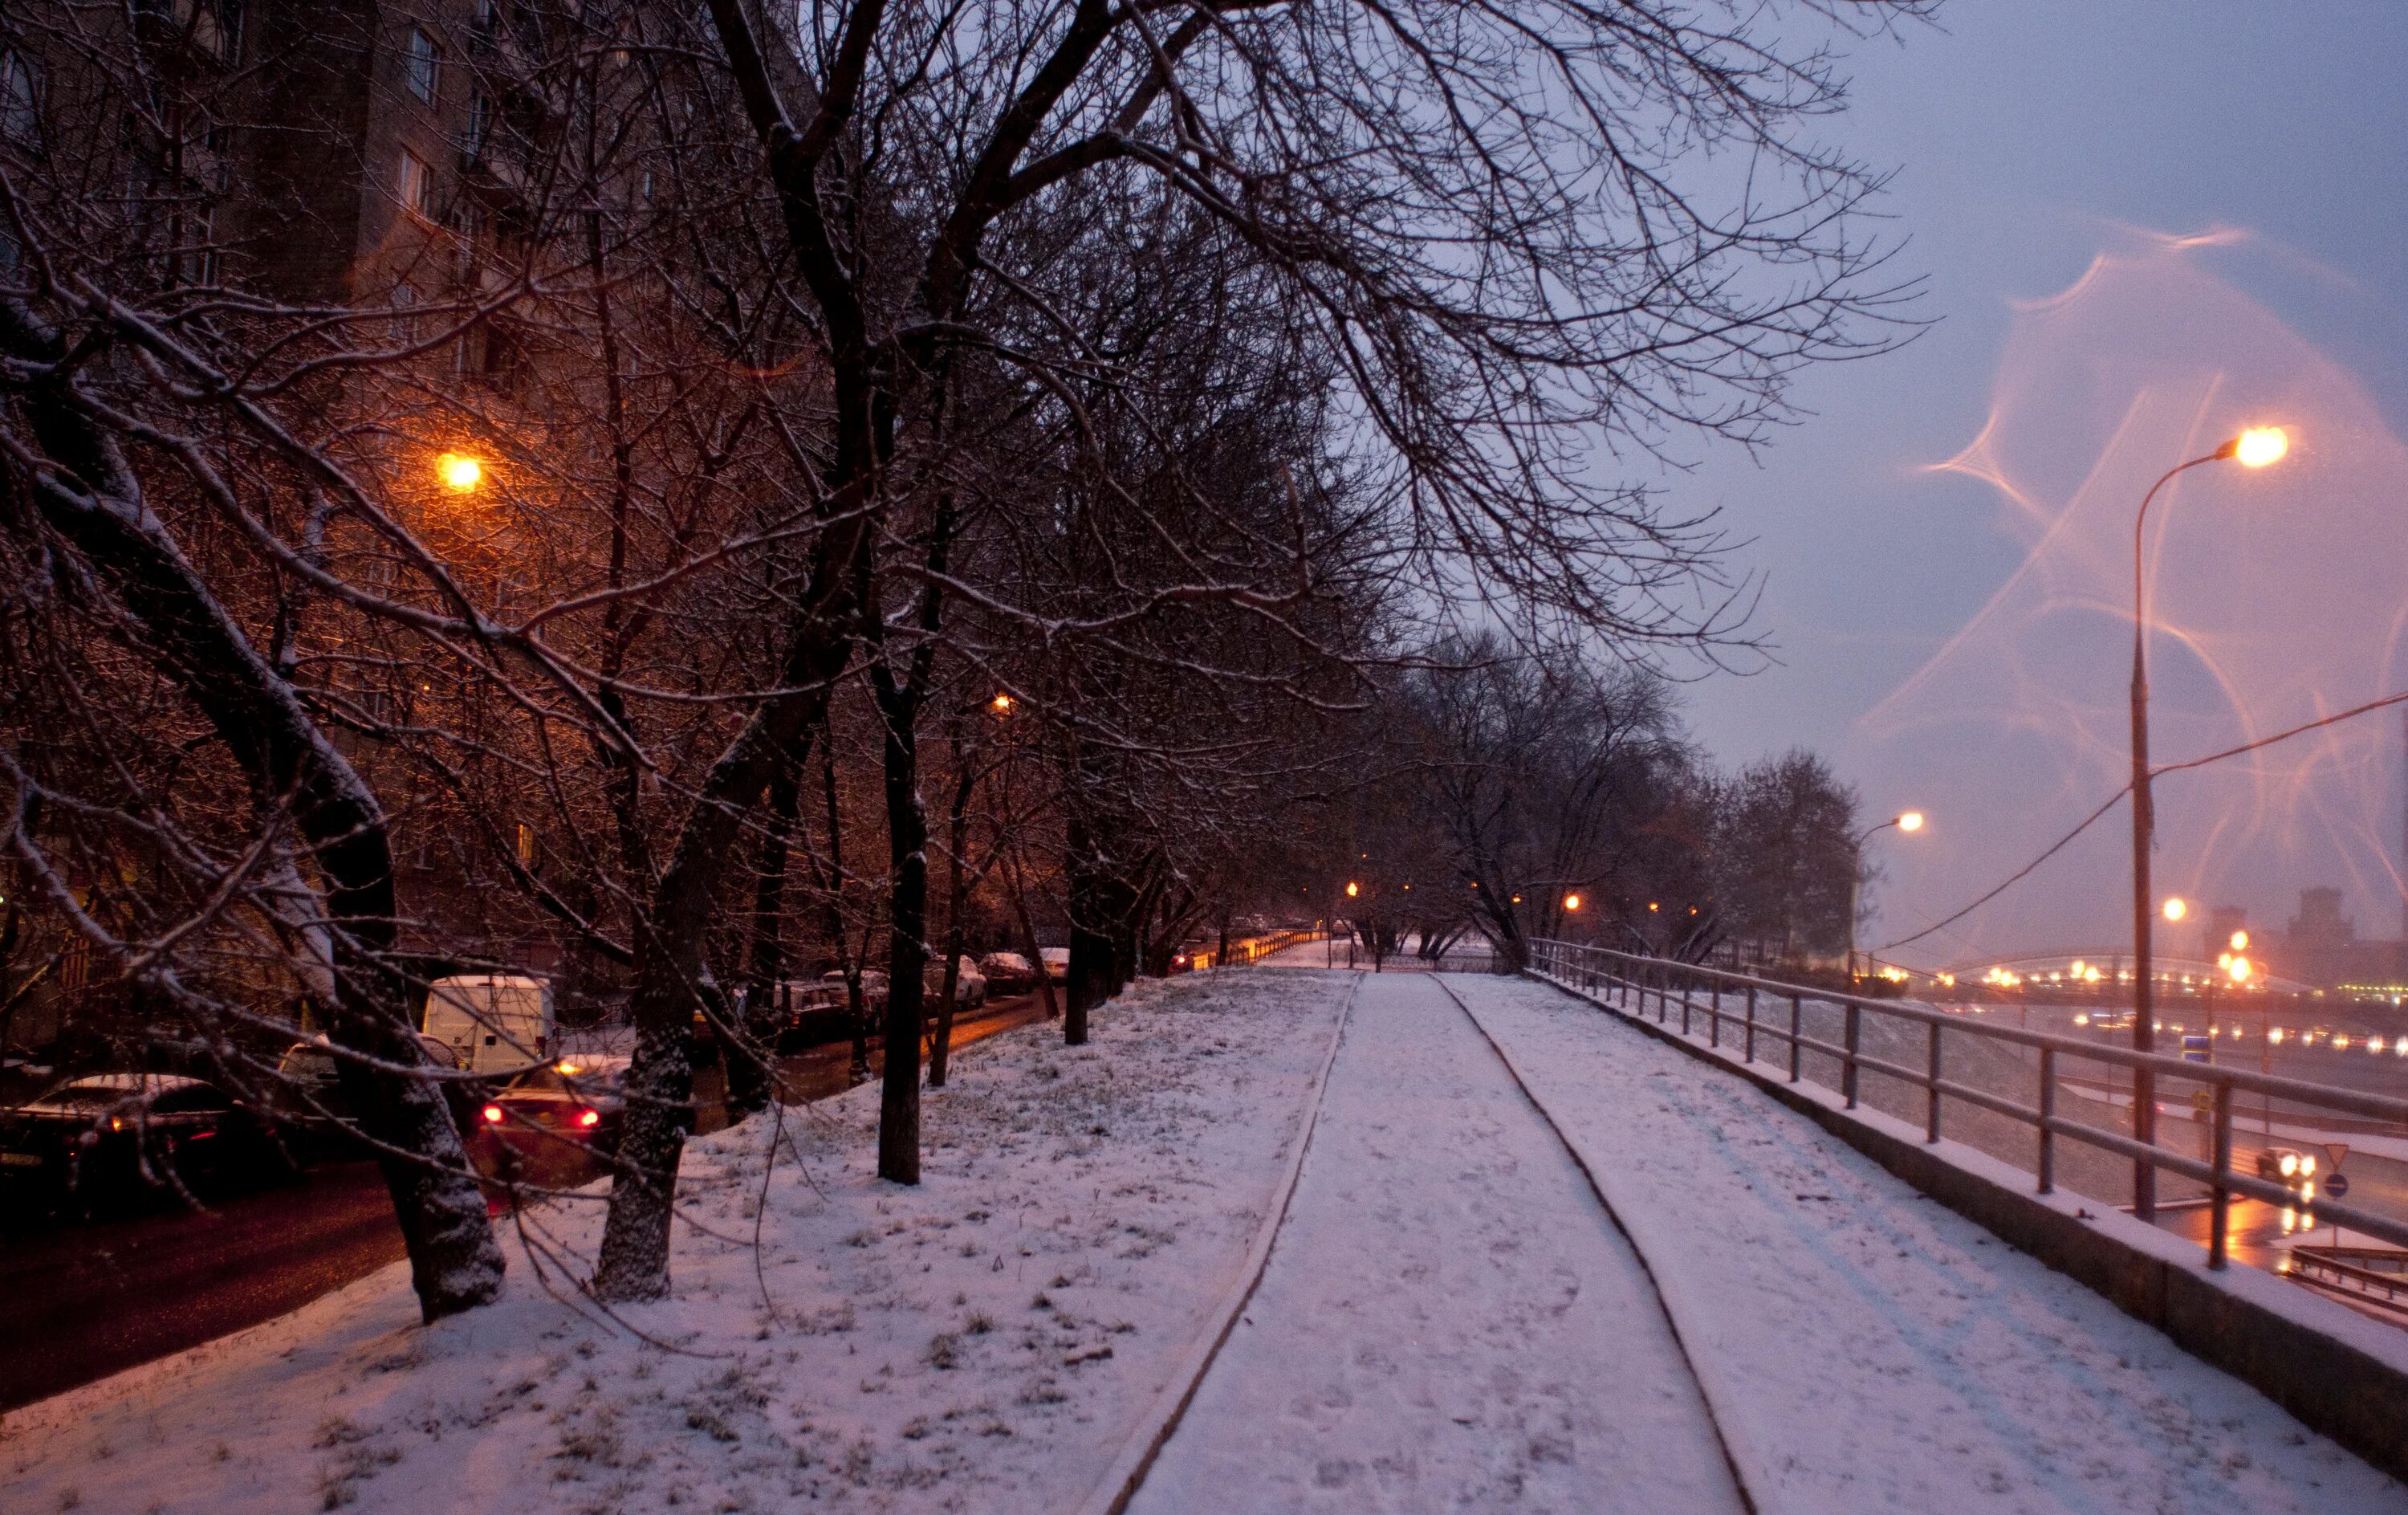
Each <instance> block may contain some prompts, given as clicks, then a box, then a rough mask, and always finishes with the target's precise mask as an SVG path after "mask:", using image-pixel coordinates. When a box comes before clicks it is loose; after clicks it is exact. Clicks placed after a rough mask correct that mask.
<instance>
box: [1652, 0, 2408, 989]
mask: <svg viewBox="0 0 2408 1515" xmlns="http://www.w3.org/2000/svg"><path fill="white" fill-rule="evenodd" d="M2403 65H2408V7H2403V6H2401V5H2398V4H2396V3H2372V0H2362V3H2347V4H2344V3H2332V4H2315V5H2294V6H2281V7H2268V6H2264V5H2243V4H2234V3H2222V0H2186V3H2184V4H2170V3H2168V4H2116V5H2101V4H2098V3H2096V0H2014V3H2013V4H1997V3H1993V4H1987V5H1962V6H1957V7H1950V8H1949V9H1948V10H1947V11H1946V13H1945V21H1944V25H1943V27H1939V28H1915V29H1913V30H1910V31H1909V32H1908V33H1907V35H1906V36H1904V37H1903V39H1902V42H1900V43H1899V44H1892V43H1890V42H1888V41H1882V42H1875V43H1870V44H1865V45H1862V46H1859V47H1857V48H1856V49H1855V50H1854V53H1853V56H1852V58H1851V72H1852V73H1853V76H1854V79H1855V85H1854V98H1853V104H1852V108H1851V110H1850V112H1849V114H1848V115H1847V116H1846V117H1845V118H1844V119H1842V121H1840V122H1838V123H1830V124H1828V126H1827V128H1826V130H1827V133H1828V139H1833V140H1837V141H1840V142H1842V143H1844V144H1846V145H1847V146H1849V147H1851V148H1852V149H1853V150H1855V151H1858V152H1860V153H1861V154H1863V155H1864V156H1866V157H1868V158H1870V159H1871V160H1874V161H1876V162H1880V163H1884V164H1887V165H1890V166H1894V167H1895V168H1896V169H1897V170H1898V176H1897V179H1896V181H1895V185H1894V188H1893V190H1892V192H1891V194H1890V195H1889V196H1888V197H1887V201H1886V208H1887V209H1888V210H1889V211H1890V212H1892V213H1893V214H1894V215H1895V217H1896V221H1895V223H1894V226H1893V230H1894V231H1895V232H1896V233H1897V234H1899V235H1901V236H1903V237H1905V238H1908V240H1907V244H1906V246H1905V248H1904V250H1903V251H1902V252H1901V253H1900V254H1899V270H1900V271H1901V272H1907V273H1913V274H1915V275H1919V276H1921V277H1923V278H1924V279H1925V280H1926V281H1927V285H1926V294H1925V296H1924V298H1923V300H1922V302H1921V312H1922V314H1924V315H1925V316H1926V317H1928V318H1930V319H1932V320H1933V322H1934V325H1932V326H1931V327H1930V328H1929V329H1928V330H1927V331H1926V332H1924V334H1923V335H1922V336H1921V337H1920V338H1919V339H1916V340H1915V341H1914V342H1913V343H1912V344H1910V345H1909V346H1908V347H1907V348H1906V350H1904V351H1903V352H1900V353H1894V354H1891V355H1889V356H1887V357H1885V358H1881V359H1877V360H1874V361H1871V362H1866V363H1859V364H1853V365H1844V366H1841V367H1837V368H1828V369H1825V370H1822V371H1818V372H1816V373H1814V374H1812V375H1810V376H1809V377H1808V378H1807V379H1806V380H1805V381H1804V382H1803V383H1802V384H1801V385H1800V386H1799V391H1798V397H1799V400H1800V401H1801V403H1802V404H1803V405H1804V406H1805V407H1806V408H1807V409H1808V410H1809V411H1812V412H1813V413H1812V414H1810V415H1808V416H1806V417H1805V418H1804V419H1803V422H1802V424H1801V425H1800V426H1798V427H1797V428H1795V429H1794V430H1793V431H1791V432H1789V433H1787V434H1785V436H1784V437H1782V438H1781V440H1779V442H1778V443H1777V445H1776V446H1774V447H1773V448H1772V449H1770V451H1768V452H1767V453H1765V454H1763V455H1762V456H1761V457H1760V458H1759V459H1757V460H1755V461H1750V460H1748V459H1746V458H1744V457H1741V456H1734V455H1727V454H1715V455H1712V456H1709V457H1708V458H1706V459H1705V460H1704V461H1703V463H1702V465H1701V466H1700V467H1699V469H1697V470H1696V471H1695V472H1693V473H1690V474H1687V475H1684V476H1681V477H1678V478H1676V479H1674V480H1673V481H1672V482H1671V483H1670V491H1671V494H1672V498H1675V499H1676V500H1679V501H1682V502H1684V503H1686V504H1691V505H1697V504H1709V503H1710V504H1713V505H1717V506H1719V507H1721V508H1722V509H1723V511H1724V512H1726V521H1727V525H1728V526H1729V527H1731V528H1732V529H1733V530H1734V532H1735V533H1737V534H1738V535H1741V536H1743V537H1748V538H1752V539H1754V541H1753V544H1752V545H1751V546H1749V547H1747V548H1746V549H1745V550H1744V552H1743V553H1742V555H1740V558H1739V564H1740V566H1742V567H1743V568H1745V569H1748V570H1754V571H1756V572H1758V573H1760V574H1762V575H1763V576H1764V579H1765V594H1764V598H1763V601H1762V606H1761V612H1760V615H1759V618H1758V623H1757V624H1758V626H1759V628H1761V630H1762V631H1763V632H1764V633H1765V634H1766V635H1767V636H1768V637H1769V638H1770V640H1771V641H1772V642H1774V643H1776V644H1777V656H1778V657H1779V659H1780V662H1779V666H1776V667H1772V668H1770V669H1768V670H1766V671H1762V672H1760V673H1758V674H1756V676H1754V677H1748V678H1714V679H1709V680H1707V681H1705V682H1704V683H1702V684H1700V685H1698V686H1697V687H1695V688H1694V689H1693V691H1692V700H1691V714H1692V718H1693V721H1694V724H1695V728H1696V729H1697V732H1698V735H1699V738H1700V739H1701V740H1702V741H1703V742H1704V743H1705V744H1706V745H1707V746H1708V747H1709V748H1710V749H1711V750H1713V752H1714V753H1715V754H1717V755H1718V756H1719V757H1722V758H1723V759H1724V760H1725V761H1733V762H1735V761H1740V760H1744V759H1747V758H1750V757H1756V756H1758V755H1760V754H1763V753H1765V752H1768V751H1773V750H1778V749H1781V748H1785V747H1787V746H1789V745H1792V744H1804V745H1808V746H1812V747H1814V748H1816V749H1818V750H1821V751H1823V752H1825V753H1827V754H1828V755H1829V756H1830V757H1832V758H1833V760H1834V762H1835V763H1836V765H1837V766H1838V767H1839V769H1840V770H1841V772H1842V775H1843V776H1844V777H1845V778H1847V779H1848V780H1850V781H1851V782H1854V783H1856V785H1857V786H1859V787H1860V789H1861V791H1862V794H1863V799H1864V804H1865V811H1866V815H1867V816H1868V818H1869V819H1870V818H1878V817H1879V816H1880V815H1885V814H1891V813H1895V812H1896V811H1897V810H1899V809H1901V808H1905V807H1909V806H1917V807H1921V808H1923V809H1925V810H1927V811H1928V812H1929V813H1930V815H1931V825H1930V828H1929V829H1928V830H1927V831H1926V832H1925V833H1924V834H1923V835H1922V836H1920V837H1917V838H1912V839H1909V838H1901V837H1899V836H1897V835H1895V833H1893V834H1891V835H1888V836H1885V837H1884V838H1882V839H1881V840H1880V841H1879V842H1878V843H1877V844H1876V845H1877V846H1878V847H1879V848H1880V852H1879V860H1880V862H1881V864H1882V866H1883V867H1884V869H1885V873H1886V874H1887V878H1886V880H1885V883H1884V884H1883V886H1882V887H1881V888H1880V890H1879V902H1880V906H1881V910H1882V918H1881V919H1880V920H1879V921H1877V922H1876V923H1875V924H1874V926H1873V927H1872V928H1871V931H1869V932H1868V933H1867V943H1868V945H1879V944H1882V943H1885V942H1888V941H1890V940H1892V939H1893V938H1896V937H1899V936H1902V935H1904V934H1906V933H1907V932H1909V931H1915V930H1917V929H1919V928H1921V927H1922V926H1924V925H1926V924H1928V923H1929V922H1930V921H1932V920H1934V919H1936V918H1938V917H1939V916H1943V915H1945V914H1947V913H1949V912H1950V911H1953V910H1955V909H1956V908H1957V906H1959V905H1961V904H1963V903H1965V902H1967V901H1969V900H1971V899H1972V898H1973V897H1975V896H1977V895H1979V894H1980V893H1982V892H1983V891H1984V890H1985V889H1987V888H1988V887H1990V886H1991V885H1993V884H1994V883H1996V882H1997V881H1999V880H2000V878H2003V877H2004V876H2005V875H2006V874H2008V873H2012V872H2014V870H2015V869H2016V868H2018V867H2021V866H2022V865H2023V864H2024V863H2025V862H2026V861H2028V859H2029V858H2031V857H2032V856H2033V855H2034V854H2035V853H2036V852H2038V851H2039V850H2040V849H2041V848H2042V847H2043V846H2045V845H2047V844H2049V843H2050V842H2051V841H2054V840H2055V839H2056V838H2057V836H2059V835H2060V834H2062V833H2063V832H2064V831H2065V830H2067V829H2068V828H2069V827H2071V825H2072V824H2073V823H2074V822H2075V821H2078V820H2079V819H2080V818H2081V817H2082V816H2083V815H2085V814H2087V813H2088V812H2089V811H2090V810H2091V809H2092V808H2093V807H2094V806H2096V805H2097V804H2098V803H2099V802H2100V801H2101V800H2103V799H2105V798H2106V797H2107V796H2108V795H2110V794H2112V793H2114V790H2115V789H2116V787H2117V786H2120V784H2121V783H2122V782H2123V774H2122V772H2121V770H2122V766H2123V764H2124V763H2125V761H2126V757H2125V752H2126V745H2125V744H2126V725H2125V721H2126V716H2125V705H2124V688H2125V679H2126V676H2127V671H2128V656H2129V645H2130V642H2129V638H2130V632H2129V620H2128V616H2129V610H2128V600H2129V593H2130V591H2129V574H2130V550H2131V549H2130V531H2131V521H2132V512H2133V510H2134V508H2135V507H2136V506H2137V505H2138V503H2139V499H2140V497H2141V495H2142V493H2143V491H2144V490H2145V489H2146V488H2147V486H2148V484H2149V483H2150V482H2151V481H2152V480H2154V479H2155V478H2156V477H2157V474H2159V473H2160V472H2162V471H2163V470H2164V469H2166V468H2167V467H2170V466H2171V465H2172V464H2174V463H2177V462H2180V461H2182V460H2183V459H2185V458H2187V457H2192V456H2196V455H2199V454H2201V453H2204V452H2207V451H2210V450H2212V449H2213V448H2214V445H2215V444H2216V443H2217V442H2219V441H2221V440H2224V438H2225V437H2227V436H2229V435H2230V434H2231V433H2232V432H2233V431H2234V430H2236V429H2238V427H2239V426H2242V425H2244V424H2251V423H2254V422H2257V421H2273V422H2277V423H2279V424H2282V425H2284V426H2287V427H2289V428H2291V430H2292V435H2293V437H2294V439H2295V442H2296V451H2295V452H2294V454H2293V455H2292V456H2291V457H2290V458H2288V459H2286V460H2285V462H2284V463H2283V464H2281V465H2278V466H2276V467H2275V468H2272V469H2267V470H2265V471H2264V472H2263V473H2248V472H2245V471H2244V470H2243V469H2239V468H2238V467H2237V466H2234V465H2222V466H2219V467H2217V468H2214V469H2201V470H2198V471H2196V472H2194V473H2193V474H2191V475H2189V476H2187V477H2186V480H2185V481H2184V483H2182V484H2181V485H2180V486H2179V487H2178V488H2177V489H2176V490H2174V491H2172V492H2171V494H2170V495H2169V496H2161V497H2160V504H2159V506H2158V507H2157V509H2156V510H2154V511H2153V512H2152V517H2151V553H2152V561H2153V565H2154V567H2153V578H2152V583H2153V585H2154V586H2153V588H2152V591H2151V594H2152V598H2153V601H2154V605H2153V609H2154V610H2155V611H2156V612H2157V616H2156V618H2157V622H2158V625H2159V628H2160V629H2159V631H2158V632H2157V635H2156V637H2155V638H2154V640H2153V642H2152V653H2151V656H2152V665H2153V681H2154V683H2155V685H2156V690H2155V693H2156V700H2155V705H2154V709H2155V712H2156V719H2155V725H2154V729H2155V737H2156V742H2155V746H2156V749H2157V758H2158V760H2159V761H2161V762H2163V761H2169V760H2179V759H2182V758H2185V757H2193V756H2198V755H2200V754H2204V753H2207V752H2211V751H2214V750H2216V749H2219V748H2222V747H2224V746H2228V745H2230V744H2232V743H2237V742H2241V741H2245V740H2249V739H2251V738H2253V737H2255V736H2258V735H2263V734H2266V733H2268V732H2270V731H2272V730H2275V729H2281V728H2284V727H2286V726H2288V725H2291V724H2294V723H2295V722H2297V721H2300V720H2303V719H2309V718H2313V717H2315V715H2318V714H2325V713H2328V712H2329V711H2332V710H2335V709H2340V708H2343V707H2345V706H2348V705H2351V704H2355V703H2358V702H2360V701H2363V700H2369V699H2373V698H2377V697H2379V696H2381V695H2385V694H2389V693H2391V692H2394V691H2395V690H2398V689H2401V688H2408V653H2404V652H2403V649H2402V647H2401V633H2402V627H2401V601H2402V598H2403V597H2402V596H2401V593H2400V565H2401V564H2402V563H2403V562H2408V450H2403V448H2402V446H2401V442H2400V440H2399V438H2400V437H2401V435H2402V434H2403V433H2408V300H2403V298H2402V296H2401V290H2402V289H2403V288H2408V282H2403V281H2408V245H2403V240H2402V238H2401V230H2400V229H2401V224H2402V219H2403V218H2402V211H2403V209H2408V206H2403V199H2408V195H2403V190H2402V172H2403V157H2402V151H2401V150H2402V148H2403V146H2408V94H2403V93H2402V92H2401V90H2400V89H2399V88H2398V79H2399V77H2400V72H2401V67H2402V66H2403ZM1951 460H1956V461H1955V466H1954V467H1950V468H1939V467H1935V466H1937V465H1943V464H1949V463H1950V462H1951ZM2400 747H2401V723H2400V717H2399V714H2398V713H2397V712H2392V713H2388V714H2376V715H2372V716H2367V717H2364V718H2361V719H2360V720H2358V721H2357V722H2355V723H2352V724H2351V725H2350V726H2348V727H2346V728H2343V729H2337V730H2335V731H2333V732H2331V733H2329V734H2328V735H2324V736H2319V737H2311V738H2307V739H2302V740H2300V741H2299V742H2296V743H2289V744H2287V745H2286V746H2284V747H2281V748H2276V749H2272V751H2270V752H2269V753H2267V754H2264V755H2262V756H2261V757H2260V758H2259V759H2257V761H2256V762H2254V763H2239V764H2227V765H2224V766H2222V767H2219V768H2217V769H2215V770H2213V771H2206V772H2200V773H2195V774H2190V775H2184V776H2180V777H2175V778H2170V779H2167V780H2165V781H2162V782H2161V784H2160V786H2159V791H2158V808H2159V836H2160V841H2159V846H2158V851H2157V876H2158V879H2159V880H2160V882H2161V884H2162V885H2163V888H2162V890H2161V892H2179V893H2184V894H2186V895H2188V896H2189V897H2190V898H2192V899H2195V900H2199V901H2201V902H2205V903H2210V904H2216V903H2232V904H2239V905H2242V906H2243V907H2245V908H2246V909H2247V910H2248V911H2249V912H2250V916H2251V921H2252V924H2253V925H2256V926H2258V927H2259V928H2261V929H2266V928H2279V927H2280V925H2281V924H2282V922H2283V920H2284V919H2285V918H2286V917H2287V916H2289V915H2290V914H2291V912H2292V910H2293V908H2294V906H2295V903H2296V898H2297V893H2298V890H2299V889H2300V887H2304V886H2307V885H2311V884H2320V883H2329V884H2334V885H2339V886H2341V887H2343V888H2344V890H2345V891H2346V896H2347V898H2346V908H2347V909H2348V910H2349V911H2350V912H2351V913H2352V914H2353V915H2354V916H2356V917H2357V919H2358V929H2359V931H2361V933H2363V934H2367V935H2380V936H2396V935H2398V934H2399V931H2400V915H2401V911H2400V896H2399V893H2398V890H2397V885H2396V882H2395V881H2396V876H2397V875H2396V873H2395V872H2394V869H2395V868H2396V866H2397V865H2396V860H2395V859H2396V858H2397V857H2398V854H2399V852H2400V850H2401V847H2400V834H2401V826H2402V822H2401V802H2402V801H2401V787H2402V777H2401V766H2400V757H2399V753H2400ZM2128 827H2129V819H2128V815H2127V813H2126V812H2124V811H2123V810H2122V809H2120V808H2119V809H2118V810H2117V811H2116V812H2115V813H2114V814H2113V815H2110V816H2108V817H2107V818H2106V819H2104V820H2102V821H2101V822H2100V823H2099V825H2097V826H2096V827H2094V828H2093V829H2092V830H2091V832H2090V833H2088V834H2087V835H2085V837H2084V838H2083V839H2082V840H2081V841H2080V842H2078V843H2077V844H2074V845H2073V846H2071V847H2069V848H2068V849H2067V850H2066V851H2065V852H2064V853H2062V854H2060V855H2059V856H2058V857H2057V858H2056V859H2055V860H2054V861H2053V862H2052V863H2051V864H2049V865H2048V867H2047V868H2045V869H2043V870H2042V871H2041V872H2040V873H2036V874H2035V875H2034V876H2033V877H2032V878H2031V879H2029V880H2028V881H2027V882H2026V883H2025V884H2023V885H2021V886H2018V887H2017V888H2016V889H2015V890H2014V891H2012V892H2010V893H2009V894H2007V895H2006V896H2004V897H2002V898H2001V899H2000V901H1999V902H1996V903H1995V904H1993V905H1991V906H1989V907H1987V908H1985V910H1984V911H1982V912H1980V913H1978V914H1976V915H1974V916H1971V917H1970V918H1969V919H1967V920H1966V921H1964V922H1962V923H1960V924H1959V925H1958V926H1957V927H1956V928H1954V929H1953V930H1951V931H1947V932H1944V933H1941V934H1938V935H1935V936H1932V937H1930V938H1928V939H1927V940H1925V941H1924V942H1922V943H1920V944H1918V945H1915V946H1914V947H1911V948H1907V949H1904V950H1902V951H1901V952H1900V953H1899V959H1900V960H1903V961H1908V962H1911V963H1914V964H1917V965H1934V966H1937V965H1943V964H1954V965H1964V964H1969V963H1972V962H1975V961H1977V960H1979V959H1981V958H1983V957H1984V956H1985V955H1990V954H2004V953H2008V952H2013V951H2019V950H2031V949H2042V948H2064V949H2075V948H2085V947H2112V946H2116V945H2121V944H2123V943H2126V942H2128V917H2127V916H2126V915H2125V911H2126V909H2127V907H2126V906H2125V905H2124V903H2123V901H2124V899H2125V898H2126V896H2125V894H2124V891H2125V890H2126V889H2127V888H2128V883H2127V879H2128V837H2129V831H2128ZM2119 922H2121V923H2122V924H2120V925H2119ZM2168 945H2170V946H2171V947H2172V948H2174V949H2175V950H2177V951H2190V950H2196V945H2195V944H2192V943H2189V942H2187V941H2179V940H2178V941H2176V942H2173V943H2170V944H2168Z"/></svg>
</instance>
